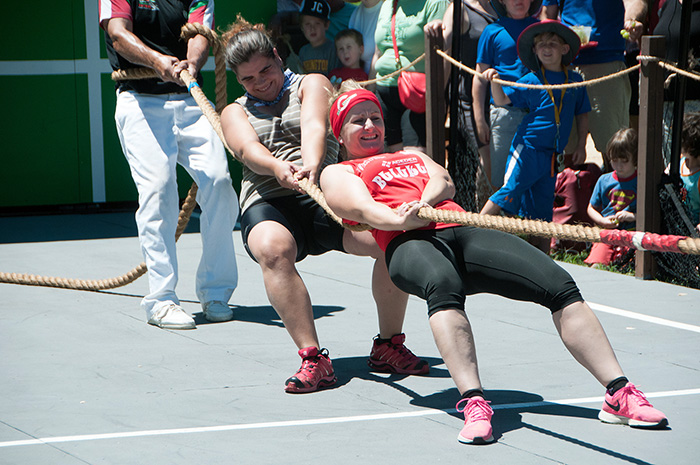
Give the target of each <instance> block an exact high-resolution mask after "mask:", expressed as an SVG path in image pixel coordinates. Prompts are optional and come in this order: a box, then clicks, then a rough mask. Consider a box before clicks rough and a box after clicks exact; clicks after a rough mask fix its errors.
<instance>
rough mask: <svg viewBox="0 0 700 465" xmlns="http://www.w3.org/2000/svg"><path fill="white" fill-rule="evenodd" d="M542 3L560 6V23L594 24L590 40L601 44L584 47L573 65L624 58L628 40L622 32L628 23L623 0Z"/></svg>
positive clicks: (565, 0)
mask: <svg viewBox="0 0 700 465" xmlns="http://www.w3.org/2000/svg"><path fill="white" fill-rule="evenodd" d="M562 4H563V5H562ZM542 5H543V6H545V7H546V6H551V5H558V6H559V15H560V17H561V22H562V23H564V24H566V25H567V26H591V27H592V29H591V37H590V39H589V40H590V41H591V42H598V45H597V46H595V47H590V48H584V49H583V50H581V51H580V52H579V54H578V57H577V58H576V59H575V60H574V64H576V65H587V64H592V63H609V62H611V61H622V60H624V53H625V45H626V41H625V39H624V38H623V37H622V36H621V35H620V31H621V30H622V29H623V28H624V23H625V5H624V3H622V0H543V2H542Z"/></svg>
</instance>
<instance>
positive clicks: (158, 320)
mask: <svg viewBox="0 0 700 465" xmlns="http://www.w3.org/2000/svg"><path fill="white" fill-rule="evenodd" d="M148 324H151V325H153V326H158V327H159V328H163V329H195V328H196V325H195V324H194V320H193V319H192V317H191V316H189V315H188V314H187V312H185V310H183V308H182V307H180V306H179V305H175V304H168V305H163V306H162V307H160V308H159V309H158V310H156V311H155V312H154V313H153V315H151V317H150V318H149V319H148Z"/></svg>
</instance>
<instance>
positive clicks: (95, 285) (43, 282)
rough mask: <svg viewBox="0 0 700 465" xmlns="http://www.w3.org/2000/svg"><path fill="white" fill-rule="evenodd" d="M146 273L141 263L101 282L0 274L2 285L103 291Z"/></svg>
mask: <svg viewBox="0 0 700 465" xmlns="http://www.w3.org/2000/svg"><path fill="white" fill-rule="evenodd" d="M196 195H197V185H196V184H192V187H190V191H189V192H188V193H187V198H186V199H185V201H184V203H183V204H182V210H181V211H180V215H179V216H178V219H177V230H176V231H175V240H176V241H177V240H178V239H179V238H180V236H181V235H182V232H183V231H184V230H185V228H186V227H187V223H188V222H189V219H190V215H191V214H192V210H194V207H195V205H196V201H195V198H196ZM144 273H146V264H145V263H143V262H142V263H141V264H139V265H138V266H137V267H135V268H133V269H132V270H130V271H128V272H126V273H125V274H123V275H122V276H117V277H116V278H109V279H101V280H85V279H71V278H56V277H53V276H37V275H33V274H24V273H4V272H0V283H8V284H24V285H27V286H44V287H58V288H63V289H75V290H80V291H103V290H106V289H114V288H117V287H122V286H126V285H127V284H130V283H132V282H134V281H136V280H137V279H138V278H140V277H141V276H143V275H144Z"/></svg>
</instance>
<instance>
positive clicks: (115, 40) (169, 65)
mask: <svg viewBox="0 0 700 465" xmlns="http://www.w3.org/2000/svg"><path fill="white" fill-rule="evenodd" d="M133 30H134V28H133V23H132V22H131V21H129V20H128V19H125V18H112V19H108V20H106V21H105V31H107V34H109V37H110V38H111V39H112V44H113V45H114V50H115V51H116V52H117V53H118V54H119V55H121V56H122V57H124V58H126V59H127V60H129V61H130V62H131V63H134V64H135V65H141V66H146V67H148V68H152V69H154V70H155V71H156V72H157V73H158V76H160V79H162V80H163V81H165V82H174V83H176V84H179V85H184V83H183V82H182V80H181V79H180V71H181V70H182V69H183V68H182V67H180V68H178V63H179V62H180V60H178V59H177V57H174V56H170V55H164V54H162V53H160V52H157V51H156V50H153V49H152V48H150V47H149V46H147V45H146V44H144V43H143V41H142V40H141V39H139V38H138V37H137V36H136V34H134V32H133ZM188 51H189V50H188Z"/></svg>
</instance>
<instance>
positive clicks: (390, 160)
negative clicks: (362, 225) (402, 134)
mask: <svg viewBox="0 0 700 465" xmlns="http://www.w3.org/2000/svg"><path fill="white" fill-rule="evenodd" d="M342 163H343V164H344V165H349V166H351V167H352V169H353V171H354V173H355V175H357V176H359V177H360V179H362V181H363V182H364V183H365V186H367V189H368V190H369V192H370V194H371V195H372V198H373V199H374V200H376V201H377V202H379V203H382V204H385V205H388V206H389V207H391V208H398V207H399V206H401V205H402V204H403V203H405V202H410V201H413V200H420V198H421V194H422V193H423V190H424V189H425V185H426V184H427V183H428V180H429V179H430V176H429V175H428V169H427V168H426V167H425V164H424V163H423V160H422V159H421V157H419V156H418V155H416V154H415V153H411V152H396V153H384V154H381V155H375V156H372V157H367V158H360V159H357V160H348V161H344V162H342ZM435 208H436V209H439V210H453V211H460V212H463V211H464V209H463V208H462V207H460V206H459V205H458V204H457V203H455V202H454V201H452V200H443V201H442V202H440V203H438V204H437V205H436V206H435ZM343 221H345V222H346V223H354V224H356V223H355V222H353V221H349V220H343ZM453 226H459V225H457V224H454V223H451V224H445V223H435V222H431V223H430V224H429V225H427V226H424V227H422V228H420V229H443V228H450V227H453ZM403 232H405V231H381V230H378V229H373V230H372V235H373V236H374V240H376V241H377V244H379V247H380V248H381V249H382V250H384V251H386V247H387V245H389V242H391V240H392V239H393V238H395V237H396V236H398V235H400V234H402V233H403Z"/></svg>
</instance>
